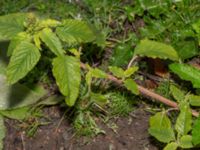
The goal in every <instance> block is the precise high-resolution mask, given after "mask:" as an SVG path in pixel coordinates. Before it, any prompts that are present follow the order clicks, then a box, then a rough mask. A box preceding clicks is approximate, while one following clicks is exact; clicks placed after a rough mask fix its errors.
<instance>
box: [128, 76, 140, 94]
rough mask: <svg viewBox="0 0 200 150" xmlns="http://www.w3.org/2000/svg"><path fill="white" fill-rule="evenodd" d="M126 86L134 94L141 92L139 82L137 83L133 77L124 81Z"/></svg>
mask: <svg viewBox="0 0 200 150" xmlns="http://www.w3.org/2000/svg"><path fill="white" fill-rule="evenodd" d="M124 86H125V87H126V88H127V89H128V90H130V91H131V92H132V93H133V94H136V95H138V94H139V90H138V87H137V84H136V83H135V81H134V80H132V79H126V80H125V81H124Z"/></svg>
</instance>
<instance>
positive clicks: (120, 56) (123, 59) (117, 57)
mask: <svg viewBox="0 0 200 150" xmlns="http://www.w3.org/2000/svg"><path fill="white" fill-rule="evenodd" d="M132 57H133V48H132V47H131V44H127V43H125V44H119V45H117V46H116V47H115V49H114V52H113V55H112V58H111V65H112V66H117V67H121V66H125V65H127V64H128V62H129V61H130V59H131V58H132Z"/></svg>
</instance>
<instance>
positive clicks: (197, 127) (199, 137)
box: [192, 117, 200, 145]
mask: <svg viewBox="0 0 200 150" xmlns="http://www.w3.org/2000/svg"><path fill="white" fill-rule="evenodd" d="M199 132H200V117H199V118H197V119H196V120H195V122H194V125H193V128H192V143H193V144H194V145H199V144H200V134H199Z"/></svg>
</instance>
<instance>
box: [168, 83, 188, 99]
mask: <svg viewBox="0 0 200 150" xmlns="http://www.w3.org/2000/svg"><path fill="white" fill-rule="evenodd" d="M170 92H171V93H172V96H173V97H174V99H175V100H177V101H178V102H181V101H184V99H185V93H184V92H183V91H181V90H180V89H178V88H177V87H176V86H175V85H170Z"/></svg>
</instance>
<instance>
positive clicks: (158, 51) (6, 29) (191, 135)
mask: <svg viewBox="0 0 200 150" xmlns="http://www.w3.org/2000/svg"><path fill="white" fill-rule="evenodd" d="M3 3H5V2H3ZM38 3H39V4H40V5H37V9H39V10H41V11H46V9H45V6H44V5H42V4H41V3H40V2H38ZM52 4H53V3H52ZM52 4H50V5H49V6H48V7H52ZM59 4H60V3H58V5H59ZM71 4H73V7H74V6H75V5H74V4H75V3H74V2H71ZM121 4H122V3H121V2H120V1H117V2H116V1H113V0H112V1H106V0H104V1H99V0H98V1H92V0H84V1H83V2H81V3H80V5H81V8H85V9H84V10H87V11H84V10H82V9H80V12H84V14H86V15H82V14H79V15H74V14H73V13H72V14H67V16H65V17H68V16H70V17H72V18H76V19H64V20H56V19H55V20H54V19H46V18H41V17H38V16H37V15H35V14H33V13H17V14H8V15H5V16H1V17H0V41H10V43H9V47H8V50H7V56H9V57H10V61H9V64H8V66H7V69H6V71H5V70H4V69H2V70H3V71H1V70H0V72H2V73H3V74H4V75H5V72H6V77H7V81H8V83H9V84H16V83H18V82H22V80H23V79H24V78H25V77H27V75H29V73H30V72H31V71H33V69H34V68H36V65H37V64H38V62H39V61H40V60H43V59H44V58H47V59H48V65H47V67H49V68H50V71H49V74H51V76H52V78H53V82H54V81H55V82H56V84H57V86H58V89H59V92H60V93H61V95H62V98H63V99H65V103H66V105H67V106H69V107H75V109H76V110H77V112H76V113H75V116H76V117H75V119H74V127H75V129H76V130H77V131H78V132H79V133H82V134H83V135H90V134H92V133H96V134H97V133H100V132H101V130H100V129H98V127H97V125H96V122H95V120H94V119H93V115H92V113H91V112H92V111H93V110H91V108H92V106H94V105H95V106H97V107H98V108H100V109H102V110H103V109H104V108H106V107H108V108H109V109H110V112H111V115H127V114H128V113H129V112H130V111H131V104H130V103H129V102H128V101H127V100H126V97H124V96H122V95H121V94H119V93H109V94H108V95H106V94H102V93H101V92H99V91H96V90H93V81H94V79H100V80H109V79H111V77H110V74H112V77H114V78H115V80H116V79H118V81H119V82H120V83H121V84H122V85H123V86H124V87H125V88H126V89H128V90H129V91H131V92H132V93H133V94H135V95H138V94H139V88H138V85H137V84H136V82H135V79H136V77H135V76H134V74H135V73H136V72H137V70H139V69H140V66H135V65H132V64H131V63H130V61H131V58H138V57H140V58H141V57H150V58H152V59H155V58H159V59H162V60H163V61H164V62H165V63H166V65H167V66H168V68H169V70H170V72H171V74H175V75H177V77H178V78H179V79H180V80H181V82H184V81H187V84H186V85H187V87H186V88H185V89H189V88H190V89H191V90H190V92H189V91H187V92H188V93H187V92H186V93H185V92H183V91H181V90H179V89H178V88H177V87H176V86H174V85H172V84H171V81H170V82H167V84H166V83H163V84H162V85H161V86H160V88H158V91H160V93H161V94H166V95H165V96H166V97H173V98H174V100H175V101H177V103H178V106H179V108H180V112H179V114H178V116H177V118H175V119H174V120H176V121H175V125H172V123H173V121H170V119H169V117H168V115H169V112H170V110H166V111H163V112H159V113H156V114H155V115H154V116H153V117H151V119H150V128H149V133H150V134H151V135H152V136H154V137H155V138H156V139H158V140H159V141H160V142H164V143H166V144H167V145H166V147H165V148H164V149H165V150H168V149H177V148H178V147H181V148H192V147H198V146H199V143H200V138H199V136H198V132H199V130H200V129H199V128H200V127H199V119H196V120H195V119H194V118H192V113H193V112H192V110H191V107H198V106H200V102H199V99H200V98H199V95H198V93H195V90H196V89H199V88H200V78H199V77H200V70H199V69H198V68H196V67H194V66H192V65H191V64H189V63H188V61H189V60H190V59H192V58H193V57H196V56H199V46H200V20H199V17H200V5H199V2H198V1H193V0H180V1H170V0H159V1H157V0H154V1H149V0H135V1H134V2H132V3H130V4H128V5H125V6H123V7H119V6H120V5H121ZM19 5H20V7H21V6H24V5H25V3H20V4H19ZM65 6H66V5H63V7H65ZM71 6H72V5H71ZM66 7H67V6H66ZM74 8H75V7H74ZM8 9H9V8H8ZM74 10H75V9H74ZM57 13H58V12H55V14H57ZM116 14H117V15H116ZM55 16H56V15H53V18H57V17H55ZM77 18H78V20H77ZM80 18H85V19H86V20H89V21H90V22H92V24H93V25H91V24H89V23H88V22H84V21H82V20H80ZM87 18H90V19H87ZM96 18H98V19H96ZM62 19H63V17H62ZM138 20H142V21H143V24H142V25H141V26H140V27H136V26H135V25H134V23H137V21H138ZM127 22H128V23H129V24H130V25H131V26H132V27H133V30H136V32H137V33H136V34H135V33H133V32H132V30H129V29H128V30H129V31H127V32H128V33H127V32H124V33H123V34H124V35H123V36H120V39H113V38H112V37H113V36H114V35H115V34H118V33H120V34H121V33H122V31H123V30H125V28H124V25H125V24H127ZM115 25H116V26H115ZM97 28H100V29H101V30H102V32H100V31H99V30H97ZM130 31H131V32H130ZM106 36H107V37H108V38H109V39H108V41H109V42H108V41H106ZM110 41H115V42H116V43H117V44H113V43H112V42H110ZM88 43H90V44H91V45H92V44H94V45H97V47H105V46H108V47H109V48H110V47H111V48H113V47H114V52H113V55H112V56H111V58H110V64H111V66H109V67H108V69H107V68H106V69H105V70H109V72H110V73H106V72H105V71H103V70H101V69H99V68H97V67H96V68H94V67H91V66H90V62H89V61H88V62H84V63H85V64H84V63H82V62H81V60H84V61H85V60H87V59H83V58H84V57H86V56H85V54H84V52H85V51H87V49H83V48H87V47H84V46H83V45H84V44H88ZM46 52H47V53H48V55H46ZM89 55H90V52H89ZM128 63H130V64H129V66H128V67H127V68H126V69H124V68H125V67H124V66H126V65H127V64H128ZM121 66H123V67H121ZM81 68H83V69H84V71H81ZM0 69H1V68H0ZM36 70H37V69H36ZM33 74H34V73H33ZM49 74H48V76H49ZM34 78H35V77H34ZM0 79H1V78H0ZM139 79H140V78H139ZM137 80H138V78H137ZM82 82H84V84H86V86H85V90H84V93H83V91H82V90H80V86H81V84H82ZM2 83H4V81H3V82H2ZM188 83H189V84H188ZM94 91H95V92H94ZM169 91H170V92H169ZM169 93H171V95H169ZM24 112H27V111H24ZM1 115H2V116H4V115H3V114H2V113H1ZM1 115H0V124H3V123H2V120H3V118H1ZM1 127H2V128H0V132H1V133H2V134H0V135H2V137H1V136H0V140H1V139H2V138H3V137H4V133H5V129H4V126H3V125H2V126H1ZM0 146H1V144H0ZM0 148H1V147H0Z"/></svg>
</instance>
